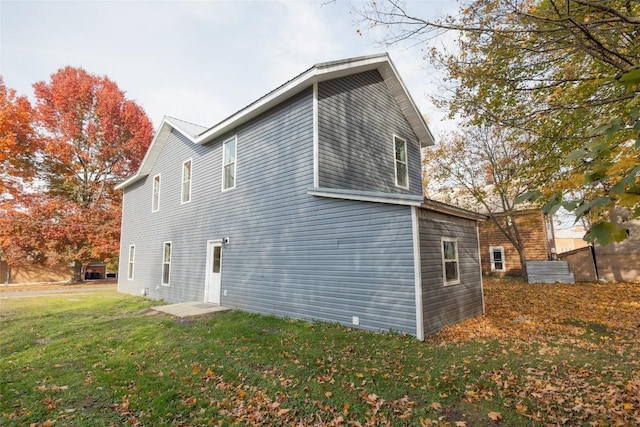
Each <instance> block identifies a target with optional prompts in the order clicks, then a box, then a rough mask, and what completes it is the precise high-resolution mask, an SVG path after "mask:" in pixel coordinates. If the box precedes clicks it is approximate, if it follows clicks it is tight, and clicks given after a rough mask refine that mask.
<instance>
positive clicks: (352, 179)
mask: <svg viewBox="0 0 640 427" xmlns="http://www.w3.org/2000/svg"><path fill="white" fill-rule="evenodd" d="M394 134H395V135H397V136H399V137H401V138H403V139H404V140H406V141H407V155H408V165H409V189H408V190H407V189H403V188H400V187H397V186H396V185H395V153H394V147H393V135H394ZM318 136H319V137H318V152H319V155H318V164H319V186H320V187H327V188H343V189H350V190H361V191H378V192H384V193H402V194H415V195H422V176H421V171H420V169H421V167H420V164H421V163H420V145H419V142H418V139H417V138H416V136H415V134H414V133H413V130H412V129H411V126H410V125H409V123H408V122H407V120H406V118H405V116H404V115H403V114H402V111H401V110H400V108H399V107H398V105H397V104H396V102H395V100H394V98H393V96H392V95H391V93H390V92H389V89H388V88H387V86H386V84H385V83H384V81H383V80H382V77H381V76H380V74H379V73H378V72H377V71H375V70H374V71H368V72H365V73H360V74H355V75H352V76H348V77H343V78H339V79H334V80H330V81H326V82H321V83H319V84H318Z"/></svg>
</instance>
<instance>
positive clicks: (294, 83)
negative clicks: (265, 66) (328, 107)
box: [194, 54, 389, 144]
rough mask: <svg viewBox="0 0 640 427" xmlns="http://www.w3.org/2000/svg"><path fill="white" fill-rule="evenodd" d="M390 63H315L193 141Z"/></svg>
mask: <svg viewBox="0 0 640 427" xmlns="http://www.w3.org/2000/svg"><path fill="white" fill-rule="evenodd" d="M388 62H389V57H388V56H387V55H386V54H384V55H375V56H370V57H364V58H362V59H356V60H353V61H345V62H341V61H336V62H327V63H324V64H318V65H316V66H314V67H313V68H311V69H309V70H308V71H306V72H304V73H302V74H300V75H299V76H298V77H296V78H294V79H293V80H291V81H289V82H288V83H286V84H284V85H282V86H281V87H280V88H278V89H276V90H274V91H273V92H271V93H269V94H267V95H266V96H264V97H263V98H261V99H259V100H258V101H256V102H255V103H253V104H251V105H249V106H248V107H246V108H244V109H243V110H240V111H239V112H237V113H236V114H234V115H233V116H231V117H229V118H227V119H226V120H224V121H222V122H220V123H218V124H217V125H215V126H213V127H212V128H210V129H209V130H207V131H205V132H203V133H202V134H200V135H199V136H198V137H197V138H196V139H195V141H194V142H195V143H197V144H206V143H208V142H211V141H212V140H213V139H215V138H217V137H220V136H222V135H223V134H225V133H226V132H229V131H231V130H233V129H234V128H235V127H237V126H239V125H241V124H242V123H245V122H247V121H248V120H251V119H252V118H254V117H257V116H258V115H260V114H262V113H264V112H265V111H267V110H269V109H270V108H271V107H273V106H275V105H277V104H279V103H280V102H283V101H285V100H286V99H289V98H291V97H292V96H294V95H295V94H297V93H299V92H302V91H303V90H304V89H306V88H308V87H309V86H311V85H313V84H314V83H318V82H321V81H324V80H330V79H336V78H340V77H344V76H348V75H351V74H357V73H360V72H363V71H368V70H373V69H376V68H380V66H381V65H382V64H384V63H388Z"/></svg>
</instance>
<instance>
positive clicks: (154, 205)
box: [151, 173, 162, 213]
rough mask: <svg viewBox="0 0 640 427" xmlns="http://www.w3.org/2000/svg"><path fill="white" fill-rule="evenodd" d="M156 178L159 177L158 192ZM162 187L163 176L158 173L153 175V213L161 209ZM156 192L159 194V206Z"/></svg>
mask: <svg viewBox="0 0 640 427" xmlns="http://www.w3.org/2000/svg"><path fill="white" fill-rule="evenodd" d="M156 178H157V179H158V191H157V192H156ZM161 188H162V177H161V176H160V174H159V173H158V174H156V175H154V176H153V181H152V182H151V213H153V212H158V211H159V210H160V190H161ZM156 194H157V195H158V203H157V206H156ZM154 208H155V209H154Z"/></svg>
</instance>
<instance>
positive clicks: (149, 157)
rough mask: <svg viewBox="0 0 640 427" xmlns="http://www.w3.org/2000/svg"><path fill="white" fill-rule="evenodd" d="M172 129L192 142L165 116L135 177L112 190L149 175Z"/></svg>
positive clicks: (187, 135) (186, 134)
mask: <svg viewBox="0 0 640 427" xmlns="http://www.w3.org/2000/svg"><path fill="white" fill-rule="evenodd" d="M172 128H173V129H175V130H177V131H178V132H180V133H181V134H183V135H184V136H185V137H187V138H189V140H191V141H193V137H191V135H189V134H188V133H187V132H185V131H184V130H182V129H180V127H179V126H177V125H176V123H175V122H173V121H172V120H171V118H169V117H167V116H165V117H164V118H163V119H162V122H161V123H160V127H159V128H158V131H157V132H156V135H155V136H154V137H153V140H152V141H151V144H149V148H147V152H146V153H145V155H144V158H143V159H142V162H140V166H138V171H137V172H136V173H135V175H132V176H131V177H129V178H127V179H125V180H124V181H122V182H121V183H120V184H118V185H116V186H115V187H114V189H116V190H121V189H123V188H126V187H128V186H129V185H131V184H133V183H134V182H137V181H139V180H140V179H142V178H145V177H146V176H147V175H149V172H150V171H151V168H152V167H153V164H154V163H155V160H156V158H157V157H158V155H159V154H160V152H161V151H162V147H164V143H165V141H166V140H167V137H168V136H169V133H170V132H171V129H172Z"/></svg>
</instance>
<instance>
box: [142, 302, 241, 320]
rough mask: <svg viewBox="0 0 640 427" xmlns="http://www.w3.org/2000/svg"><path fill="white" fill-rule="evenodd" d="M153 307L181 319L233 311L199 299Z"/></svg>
mask: <svg viewBox="0 0 640 427" xmlns="http://www.w3.org/2000/svg"><path fill="white" fill-rule="evenodd" d="M151 309H152V310H156V311H160V312H162V313H167V314H170V315H172V316H175V317H178V318H180V319H184V318H187V317H200V316H210V315H213V314H217V313H224V312H226V311H231V309H230V308H228V307H223V306H221V305H218V304H212V303H203V302H199V301H188V302H181V303H178V304H169V305H161V306H157V307H151Z"/></svg>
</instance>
